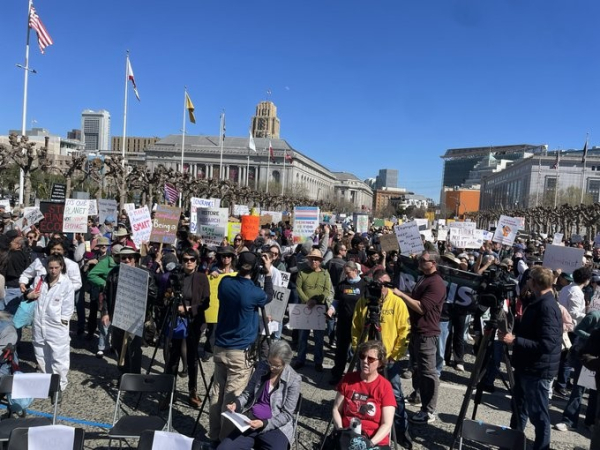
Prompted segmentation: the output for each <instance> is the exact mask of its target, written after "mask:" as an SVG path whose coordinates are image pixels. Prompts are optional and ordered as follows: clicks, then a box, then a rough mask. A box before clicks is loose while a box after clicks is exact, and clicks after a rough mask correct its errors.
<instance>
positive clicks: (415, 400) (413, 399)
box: [407, 391, 423, 406]
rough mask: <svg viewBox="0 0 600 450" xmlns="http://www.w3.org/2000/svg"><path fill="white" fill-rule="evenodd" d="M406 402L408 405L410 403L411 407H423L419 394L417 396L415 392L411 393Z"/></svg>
mask: <svg viewBox="0 0 600 450" xmlns="http://www.w3.org/2000/svg"><path fill="white" fill-rule="evenodd" d="M407 400H408V403H410V404H411V405H413V406H422V405H423V404H422V403H421V396H420V395H419V394H417V392H416V391H413V393H412V394H410V395H409V396H408V398H407Z"/></svg>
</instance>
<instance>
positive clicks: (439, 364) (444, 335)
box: [435, 321, 450, 377]
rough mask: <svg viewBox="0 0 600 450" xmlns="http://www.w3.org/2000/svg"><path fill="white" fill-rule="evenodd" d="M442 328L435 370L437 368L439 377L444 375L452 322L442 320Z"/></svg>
mask: <svg viewBox="0 0 600 450" xmlns="http://www.w3.org/2000/svg"><path fill="white" fill-rule="evenodd" d="M440 330H442V331H441V333H440V339H439V340H438V350H437V356H436V358H435V370H437V374H438V377H439V376H440V375H442V369H443V368H444V354H445V353H446V342H447V341H448V335H449V334H450V322H449V321H446V322H440Z"/></svg>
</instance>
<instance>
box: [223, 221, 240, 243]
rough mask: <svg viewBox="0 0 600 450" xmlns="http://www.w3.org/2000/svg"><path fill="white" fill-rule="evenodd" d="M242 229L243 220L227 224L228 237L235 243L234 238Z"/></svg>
mask: <svg viewBox="0 0 600 450" xmlns="http://www.w3.org/2000/svg"><path fill="white" fill-rule="evenodd" d="M241 231H242V223H241V222H229V223H228V224H227V239H228V240H229V242H230V243H233V239H234V238H235V236H236V235H238V234H240V232H241Z"/></svg>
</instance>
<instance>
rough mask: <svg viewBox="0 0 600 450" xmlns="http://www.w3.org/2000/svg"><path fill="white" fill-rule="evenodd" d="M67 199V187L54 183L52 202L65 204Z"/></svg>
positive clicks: (51, 195) (51, 194)
mask: <svg viewBox="0 0 600 450" xmlns="http://www.w3.org/2000/svg"><path fill="white" fill-rule="evenodd" d="M66 199H67V185H66V184H60V183H54V184H53V185H52V191H51V193H50V200H52V201H53V202H64V201H65V200H66Z"/></svg>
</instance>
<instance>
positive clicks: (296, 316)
mask: <svg viewBox="0 0 600 450" xmlns="http://www.w3.org/2000/svg"><path fill="white" fill-rule="evenodd" d="M326 308H327V307H326V306H325V305H316V306H314V307H312V308H309V307H308V306H307V305H305V304H294V305H288V312H289V316H290V327H292V328H294V329H295V330H324V329H325V328H327V321H326V320H325V312H326Z"/></svg>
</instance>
